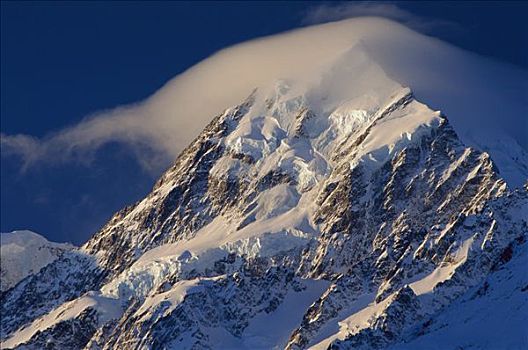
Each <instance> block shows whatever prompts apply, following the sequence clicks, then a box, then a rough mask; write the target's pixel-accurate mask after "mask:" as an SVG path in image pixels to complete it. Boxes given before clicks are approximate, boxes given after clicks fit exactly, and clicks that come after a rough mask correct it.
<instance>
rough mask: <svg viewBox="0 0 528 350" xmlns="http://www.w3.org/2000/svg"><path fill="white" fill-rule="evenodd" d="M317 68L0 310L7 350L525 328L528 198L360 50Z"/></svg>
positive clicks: (171, 173)
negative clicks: (313, 76)
mask: <svg viewBox="0 0 528 350" xmlns="http://www.w3.org/2000/svg"><path fill="white" fill-rule="evenodd" d="M323 63H324V65H325V69H324V70H323V71H324V72H325V74H324V76H323V77H321V79H319V80H315V81H310V82H306V81H305V80H295V79H282V80H278V81H274V82H273V84H270V85H262V86H258V87H257V89H256V90H254V91H253V92H252V93H250V91H247V94H248V95H249V96H248V97H247V98H246V99H244V100H241V101H239V102H238V104H237V105H235V106H233V107H230V108H227V109H226V110H225V111H223V112H221V113H220V114H218V115H217V116H216V117H215V118H214V119H213V120H212V121H211V122H210V123H209V124H208V125H207V127H206V128H205V129H204V130H203V132H202V133H201V134H200V135H199V136H198V137H197V138H196V139H195V140H194V141H193V142H192V143H191V144H190V145H189V146H188V147H187V148H186V149H185V150H184V151H183V152H182V153H181V154H180V155H179V156H178V158H177V159H176V161H175V162H174V164H173V166H172V167H171V168H169V169H168V170H167V171H166V173H165V174H164V175H163V176H162V177H161V178H160V179H159V180H158V182H157V183H156V185H155V186H154V188H153V190H152V192H151V193H150V194H149V195H148V196H147V197H146V198H144V199H143V200H141V201H139V202H137V203H135V204H134V205H131V206H129V207H127V208H125V209H123V210H122V211H120V212H118V213H117V214H115V215H114V217H113V218H112V219H111V220H110V221H109V222H108V223H107V224H106V225H105V226H104V227H103V228H102V229H101V230H100V231H99V232H97V233H96V234H95V235H94V236H93V237H92V239H90V240H89V241H88V242H87V243H86V244H85V245H84V246H83V247H82V248H81V249H80V250H79V251H75V252H71V253H69V254H65V255H64V256H63V257H62V258H60V259H58V260H56V261H55V262H53V263H52V264H50V265H48V266H46V267H45V268H43V269H42V270H41V271H40V272H39V273H37V274H35V275H33V276H31V277H30V278H27V279H25V280H24V281H22V282H21V283H19V284H18V285H17V286H16V287H15V288H13V289H11V290H9V291H8V292H7V293H5V295H2V310H0V311H2V315H8V316H7V317H5V318H4V319H3V320H2V321H3V322H2V324H1V329H0V330H1V333H0V335H1V339H2V346H3V347H6V348H15V347H20V348H29V349H39V348H43V347H52V348H53V347H54V348H61V349H78V348H86V349H116V348H119V349H207V348H220V349H238V348H241V349H270V348H287V349H306V348H323V349H326V348H328V347H330V348H339V349H352V348H353V349H380V348H390V347H398V346H400V347H401V346H404V345H405V344H416V346H417V347H420V346H425V347H427V346H428V342H429V341H433V340H434V339H435V337H437V336H438V334H442V333H441V332H443V331H442V329H444V324H446V322H447V321H446V319H448V318H451V315H453V314H454V313H455V312H456V311H455V310H456V308H457V307H459V306H460V305H465V306H464V307H462V308H463V309H464V310H466V311H467V315H466V316H467V319H468V320H469V321H468V323H467V325H468V326H467V327H468V329H467V331H466V332H459V333H457V335H458V337H457V338H455V339H452V344H448V345H446V346H451V345H453V346H454V347H461V346H467V347H472V346H481V345H482V344H484V343H483V342H481V341H479V339H477V337H476V336H475V335H474V334H477V333H472V332H471V329H470V328H471V327H470V325H472V324H473V325H475V326H477V325H484V324H486V325H490V324H491V323H493V322H494V321H493V320H494V319H496V317H495V316H497V317H498V315H500V312H499V311H498V310H497V308H496V307H495V306H496V305H500V304H501V303H505V304H508V303H509V302H510V301H511V302H512V304H511V307H510V306H508V309H509V310H511V314H512V320H513V321H512V324H516V322H517V321H516V320H523V317H524V316H523V314H522V313H523V312H524V310H525V305H526V299H525V297H524V294H523V293H525V292H526V291H525V290H524V289H525V288H524V287H520V289H519V288H518V287H519V286H520V285H522V284H523V283H524V282H523V281H524V279H523V278H524V277H520V276H518V272H516V271H517V270H518V269H519V266H520V264H522V261H523V260H522V259H523V258H522V257H523V256H524V255H525V253H526V250H527V243H526V242H527V239H528V237H527V236H528V192H527V191H526V189H524V188H518V189H512V188H511V187H509V186H508V184H507V183H506V182H505V181H504V180H503V179H502V177H501V173H500V172H499V170H498V168H497V166H496V165H495V163H494V161H493V157H490V155H489V154H488V153H486V152H483V151H482V150H479V149H475V148H471V147H468V146H467V145H465V144H464V143H463V142H462V141H461V140H460V139H459V137H458V134H457V132H456V130H455V129H454V128H453V127H452V125H451V124H450V122H449V121H448V119H447V118H446V117H445V116H444V115H443V113H441V112H439V111H434V110H432V109H431V108H430V107H428V106H427V105H426V104H424V103H422V102H420V101H419V100H418V99H417V98H416V97H415V96H414V95H413V93H412V91H411V89H410V88H407V87H404V86H402V85H401V84H400V83H399V82H397V81H396V80H394V79H391V78H389V77H388V76H387V74H386V72H385V70H384V69H383V68H382V67H381V66H380V65H379V64H378V63H376V61H375V60H373V59H372V57H371V56H370V53H369V52H368V50H366V49H365V46H364V45H362V44H358V45H354V46H353V47H349V48H347V50H345V51H343V52H341V55H338V57H334V59H333V60H330V61H324V62H322V64H323ZM321 69H322V68H321ZM204 101H205V100H204ZM517 161H518V162H519V164H518V165H519V166H521V167H522V166H525V165H526V164H524V163H522V160H520V159H518V160H517ZM519 259H521V260H519ZM519 261H521V262H519ZM507 271H512V272H511V273H510V272H507ZM513 275H515V279H514V280H512V281H510V282H507V283H506V280H508V278H509V277H508V276H513ZM509 288H512V289H514V291H515V292H514V294H515V296H514V297H513V299H511V300H507V299H508V298H509V296H510V295H511V294H509ZM476 291H478V293H477V294H478V298H477V297H475V298H474V299H471V298H472V295H476V294H475V293H476ZM467 300H471V301H468V302H466V301H467ZM491 305H493V307H491ZM508 305H510V304H508ZM514 305H517V306H519V305H520V306H519V307H518V308H515V306H514ZM480 306H490V308H489V312H488V313H486V314H484V315H483V317H482V319H480V318H475V315H474V310H475V309H476V308H478V307H480ZM15 310H16V312H15ZM496 314H497V315H496ZM458 316H460V315H458ZM459 318H460V317H459ZM447 324H448V326H447V327H448V328H446V329H445V332H448V331H449V332H450V329H452V330H453V331H454V330H455V328H457V327H458V325H459V322H458V321H453V322H451V323H447ZM446 334H447V333H446ZM509 337H510V338H511V339H512V342H511V344H513V345H512V346H513V347H515V346H520V347H521V348H522V346H524V345H525V340H526V338H525V336H524V334H523V333H522V332H521V327H515V326H512V328H511V332H510V335H509ZM402 344H403V345H402ZM490 344H491V343H490ZM484 345H485V344H484ZM490 346H491V345H490ZM484 348H485V347H484ZM490 348H491V347H490Z"/></svg>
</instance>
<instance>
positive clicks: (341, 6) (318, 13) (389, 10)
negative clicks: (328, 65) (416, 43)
mask: <svg viewBox="0 0 528 350" xmlns="http://www.w3.org/2000/svg"><path fill="white" fill-rule="evenodd" d="M364 16H372V17H383V18H388V19H391V20H393V21H397V22H399V23H402V24H404V25H406V26H408V27H410V28H413V29H415V30H419V31H421V32H429V31H431V30H433V29H439V28H443V29H455V28H458V25H457V24H455V23H453V22H450V21H445V20H439V19H431V18H423V17H421V16H418V15H416V14H413V13H411V12H409V11H406V10H404V9H402V8H401V7H399V6H398V5H396V4H395V3H391V2H376V1H354V2H342V3H337V4H322V5H317V6H313V7H310V8H309V9H308V10H307V11H306V13H305V14H304V18H303V22H304V23H305V24H318V23H326V22H334V21H340V20H343V19H347V18H354V17H364Z"/></svg>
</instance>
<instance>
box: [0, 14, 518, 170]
mask: <svg viewBox="0 0 528 350" xmlns="http://www.w3.org/2000/svg"><path fill="white" fill-rule="evenodd" d="M358 45H361V46H362V47H363V48H364V49H365V51H366V52H367V53H368V56H369V58H370V59H372V60H373V61H374V62H377V64H379V66H380V67H382V69H383V70H384V71H385V72H386V73H387V74H388V75H389V76H390V77H391V78H394V79H395V80H396V81H398V82H399V83H400V84H402V85H406V86H410V87H411V88H412V89H413V91H414V93H415V95H416V96H417V97H418V99H420V100H421V101H422V102H424V103H427V104H430V105H431V107H433V108H435V109H441V110H442V111H443V112H444V113H445V114H446V115H447V116H448V117H449V118H450V120H451V121H452V123H453V124H454V125H455V127H457V131H458V132H460V133H461V134H462V136H464V134H465V133H468V135H471V133H472V132H473V131H474V130H473V129H475V125H478V129H479V130H480V129H488V130H493V131H495V130H503V131H504V134H505V135H508V137H509V138H510V139H512V140H514V141H515V140H516V142H517V143H519V144H521V145H522V146H523V147H524V148H525V149H526V148H527V145H526V141H523V140H524V132H523V130H526V123H525V120H524V119H523V118H522V116H523V115H526V114H527V113H526V112H527V111H528V110H527V108H526V100H525V99H524V98H523V96H524V92H525V91H526V81H527V79H526V76H527V74H526V72H525V71H523V70H520V69H517V68H514V67H510V66H507V65H502V64H499V63H496V62H492V61H490V60H487V59H485V58H482V57H479V56H476V55H474V54H471V53H468V52H465V51H463V50H460V49H457V48H455V47H453V46H450V45H448V44H446V43H443V42H440V41H438V40H436V39H433V38H430V37H427V36H425V35H422V34H420V33H417V32H415V31H412V30H410V29H409V28H407V27H405V26H403V25H401V24H399V23H396V22H394V21H390V20H385V19H381V18H372V17H362V18H353V19H348V20H344V21H339V22H332V23H326V24H321V25H316V26H309V27H305V28H303V29H299V30H294V31H291V32H287V33H283V34H279V35H275V36H271V37H267V38H262V39H258V40H253V41H250V42H246V43H242V44H239V45H236V46H233V47H230V48H227V49H224V50H222V51H220V52H218V53H216V54H215V55H213V56H211V57H210V58H208V59H206V60H204V61H202V62H200V63H199V64H197V65H195V66H193V67H191V68H190V69H189V70H187V71H186V72H184V73H182V74H181V75H179V76H177V77H175V78H174V79H172V80H171V81H169V82H168V83H167V84H166V85H165V86H164V87H162V88H161V89H160V90H158V91H157V92H156V93H155V94H153V95H152V96H151V97H150V98H148V99H146V100H145V101H143V102H141V103H138V104H135V105H129V106H124V107H119V108H116V109H114V110H110V111H103V112H100V113H97V114H95V115H93V116H91V117H88V118H86V119H85V120H83V121H81V122H80V123H78V124H77V125H75V126H73V127H69V128H66V129H63V130H59V131H57V132H55V133H53V134H50V135H48V136H46V137H44V138H42V139H36V138H33V137H31V136H28V135H2V137H1V143H2V155H15V156H19V157H21V159H22V160H23V164H24V167H26V168H27V167H31V166H34V165H35V164H39V163H42V162H44V163H50V162H64V161H71V160H76V161H79V160H81V161H89V160H90V159H91V158H92V157H93V155H94V154H95V152H96V151H97V150H98V149H100V147H102V146H103V145H105V144H107V143H109V142H118V143H121V144H124V145H126V146H127V147H129V148H130V150H131V151H132V152H133V153H134V154H135V155H136V157H137V159H138V161H139V162H140V163H141V164H142V165H143V166H144V168H146V169H151V170H152V169H153V170H155V171H159V170H160V168H162V167H166V166H167V165H168V164H169V163H170V162H171V161H172V160H174V159H175V158H176V156H177V155H178V154H179V153H180V152H181V150H182V149H183V148H184V147H185V146H186V145H187V144H188V143H189V142H190V141H191V140H192V139H193V138H194V137H195V136H196V135H198V133H199V132H200V131H201V130H202V129H203V127H204V126H205V125H206V124H207V122H208V121H210V120H211V119H212V118H213V117H214V116H215V115H217V114H219V113H221V112H222V111H223V110H224V109H225V108H227V107H230V106H233V105H235V104H237V103H239V102H241V101H242V100H243V99H244V98H245V97H247V96H248V95H249V94H250V93H251V91H253V89H254V88H265V87H268V86H270V84H273V83H274V82H275V81H277V80H278V79H289V80H293V81H296V82H299V84H304V85H306V86H317V85H321V82H322V81H323V80H324V79H323V78H324V76H325V74H326V73H327V72H328V70H329V69H330V70H332V69H335V68H336V65H340V64H341V63H339V62H343V59H342V58H343V57H344V56H346V53H347V52H349V51H350V50H351V49H352V48H354V47H356V46H358ZM345 61H346V60H345ZM345 63H346V62H345ZM352 82H353V77H351V78H350V82H349V83H350V84H348V85H347V82H341V85H339V86H338V85H335V84H330V85H328V84H326V85H325V86H324V89H325V94H327V95H332V94H334V93H339V92H340V91H341V90H342V89H343V87H346V88H353V86H354V84H353V83H352ZM345 85H346V86H345ZM498 115H500V120H498V117H497V116H498ZM495 134H496V135H499V134H498V133H495ZM501 135H502V134H501ZM497 137H498V136H497ZM466 139H467V140H474V139H475V138H471V137H467V138H466ZM486 141H489V138H488V139H487V140H486ZM523 142H524V143H523Z"/></svg>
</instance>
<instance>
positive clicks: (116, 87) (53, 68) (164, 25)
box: [1, 1, 528, 243]
mask: <svg viewBox="0 0 528 350" xmlns="http://www.w3.org/2000/svg"><path fill="white" fill-rule="evenodd" d="M394 4H395V5H396V6H397V7H398V8H399V9H401V10H402V11H405V12H408V13H409V14H410V15H412V16H415V17H416V18H419V19H420V20H421V21H422V22H425V23H427V22H431V23H437V22H441V23H444V22H449V23H451V24H452V25H448V26H446V25H435V26H431V27H430V28H428V34H429V35H433V36H436V37H439V38H441V39H443V40H445V41H448V42H451V43H453V44H455V45H457V46H460V47H462V48H464V49H467V50H470V51H474V52H477V53H479V54H482V55H485V56H490V57H493V58H495V59H497V60H501V61H505V62H509V63H511V64H515V65H517V66H522V67H524V68H527V67H528V47H527V44H526V40H527V38H528V28H527V25H526V19H525V15H526V13H527V12H528V11H527V10H528V6H527V5H526V4H523V3H518V2H511V3H505V2H500V3H498V2H497V3H495V2H484V3H479V2H467V3H465V2H464V3H462V2H444V3H432V2H402V3H394ZM332 5H337V3H331V4H330V5H328V6H332ZM315 6H319V4H318V3H315V2H269V3H268V2H262V3H243V2H240V3H239V2H231V3H226V2H217V3H207V2H203V3H186V2H178V3H156V2H148V3H141V2H130V3H127V2H109V3H103V2H91V3H77V2H75V3H46V2H37V3H32V2H7V1H2V3H1V131H2V133H5V134H18V133H23V134H29V135H32V136H35V137H42V136H44V135H47V134H49V133H50V132H53V131H56V130H59V129H61V128H63V127H66V126H69V125H74V124H75V123H76V122H78V121H79V120H81V119H82V118H83V117H85V116H87V115H89V114H90V113H93V112H96V111H98V110H101V109H108V108H113V107H115V106H118V105H122V104H127V103H132V102H137V101H140V100H142V99H144V98H146V97H148V96H149V95H150V94H152V93H153V92H154V91H156V90H157V89H158V88H160V87H161V86H162V85H163V84H164V83H165V82H167V81H168V80H169V79H171V78H172V77H174V76H175V75H176V74H178V73H180V72H182V71H184V70H185V69H186V68H188V67H190V66H192V65H193V64H195V63H197V62H199V61H200V60H202V59H204V58H206V57H208V56H209V55H211V54H212V53H214V52H215V51H217V50H219V49H221V48H224V47H226V46H229V45H232V44H236V43H239V42H241V41H245V40H248V39H252V38H256V37H260V36H264V35H270V34H275V33H278V32H281V31H285V30H289V29H293V28H297V27H299V26H301V25H303V24H304V23H305V22H304V20H303V19H304V18H305V16H306V13H307V11H309V9H310V8H313V7H315ZM156 176H157V174H147V173H145V172H144V171H143V170H142V169H141V168H140V167H139V166H138V165H137V164H136V162H135V160H134V158H133V157H132V156H131V155H130V154H129V153H128V152H127V150H126V149H124V148H123V147H122V146H120V145H117V144H111V145H108V146H106V147H104V149H102V150H99V152H98V153H97V155H96V157H95V160H94V161H93V162H92V163H91V164H90V165H89V166H86V165H83V164H80V163H66V164H53V165H49V166H47V165H38V166H35V167H32V168H30V169H28V170H26V171H25V172H21V171H20V161H19V160H18V159H16V158H15V157H12V156H9V157H6V156H3V157H2V163H1V230H2V231H3V232H5V231H10V230H13V229H22V228H28V229H32V230H35V231H36V232H39V233H41V234H43V235H45V236H47V237H48V238H50V239H52V240H56V241H73V242H74V243H81V242H83V241H85V240H86V239H87V238H88V237H89V236H90V235H91V234H92V233H94V232H95V231H96V230H97V229H98V228H99V227H100V226H101V225H102V224H104V222H105V221H106V220H107V219H108V218H109V217H110V216H111V215H112V213H113V212H115V211H116V210H118V209H120V208H122V207H123V206H124V205H126V204H129V203H132V202H134V201H136V200H138V199H140V198H141V197H142V196H144V195H145V194H146V193H148V191H149V189H150V187H151V186H152V184H153V183H154V181H155V178H156Z"/></svg>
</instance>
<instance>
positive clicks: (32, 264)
mask: <svg viewBox="0 0 528 350" xmlns="http://www.w3.org/2000/svg"><path fill="white" fill-rule="evenodd" d="M74 248H75V247H74V246H73V245H71V244H68V243H54V242H50V241H48V240H47V239H45V238H44V237H42V236H41V235H39V234H37V233H35V232H32V231H27V230H22V231H13V232H8V233H0V264H1V267H2V268H1V270H2V272H1V280H0V286H1V288H0V290H1V291H5V290H7V289H9V288H11V287H13V286H14V285H15V284H17V283H18V282H19V281H21V280H22V279H24V278H25V277H27V276H28V275H31V274H34V273H37V272H38V271H39V270H40V269H41V268H42V267H44V266H46V265H48V264H49V263H51V262H52V261H54V260H55V259H57V258H58V257H59V256H61V255H62V254H63V253H64V252H65V251H68V250H71V249H74Z"/></svg>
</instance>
